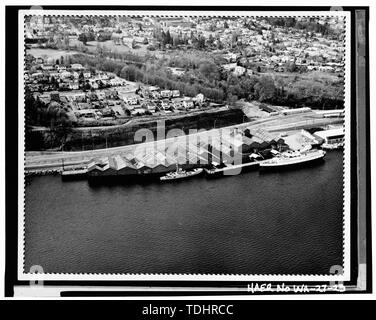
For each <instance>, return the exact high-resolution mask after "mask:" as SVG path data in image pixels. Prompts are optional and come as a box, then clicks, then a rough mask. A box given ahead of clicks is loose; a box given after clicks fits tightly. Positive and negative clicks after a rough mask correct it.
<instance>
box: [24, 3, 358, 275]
mask: <svg viewBox="0 0 376 320" xmlns="http://www.w3.org/2000/svg"><path fill="white" fill-rule="evenodd" d="M28 15H46V16H68V15H70V16H159V17H161V16H164V17H183V16H197V15H199V16H213V17H243V16H250V17H262V16H265V17H298V16H300V17H301V16H314V17H320V16H321V17H323V16H341V17H345V31H344V32H345V76H344V81H345V83H344V107H345V146H344V155H343V164H344V180H343V265H342V267H343V273H342V274H333V275H330V274H327V275H322V274H296V275H290V274H209V275H208V274H175V273H174V274H163V273H155V274H150V273H148V274H142V273H140V274H135V273H132V274H125V273H124V274H121V273H106V274H103V273H44V274H31V273H25V271H24V245H25V244H24V215H25V212H24V204H25V199H24V197H25V193H24V191H25V189H24V188H25V179H24V177H25V175H24V174H25V172H24V168H25V167H24V165H25V157H24V155H25V153H24V152H25V148H24V146H25V130H24V124H25V110H24V97H25V94H24V72H25V70H24V66H25V64H24V61H25V59H24V58H25V54H24V48H25V47H24V36H25V29H24V18H25V16H28ZM18 19H19V22H18V23H19V28H18V30H19V33H18V61H19V62H18V79H19V86H18V260H17V262H18V263H17V275H18V280H20V281H61V280H71V281H101V280H103V281H336V282H343V281H349V280H350V269H351V267H350V265H351V261H350V258H351V255H350V248H351V243H350V222H351V216H350V210H351V208H350V205H351V203H350V197H351V194H350V192H351V184H350V175H351V172H350V170H351V92H350V89H351V86H350V75H351V73H350V72H351V46H350V43H351V27H350V26H351V15H350V12H348V11H279V10H276V11H215V10H213V11H196V10H192V11H190V10H188V11H183V10H163V11H162V10H116V11H114V10H95V11H91V10H43V9H42V10H39V9H32V10H20V11H19V16H18Z"/></svg>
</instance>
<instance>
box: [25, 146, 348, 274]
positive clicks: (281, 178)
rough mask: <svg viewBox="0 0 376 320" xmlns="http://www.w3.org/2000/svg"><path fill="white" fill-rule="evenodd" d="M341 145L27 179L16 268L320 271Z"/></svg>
mask: <svg viewBox="0 0 376 320" xmlns="http://www.w3.org/2000/svg"><path fill="white" fill-rule="evenodd" d="M342 168H343V167H342V152H341V151H331V152H328V153H327V157H326V161H325V162H324V163H323V164H320V165H317V166H314V167H311V168H302V169H297V170H293V171H286V172H279V173H265V174H260V173H259V172H258V171H255V172H249V173H244V174H241V175H238V176H232V177H224V178H221V179H216V180H206V179H205V178H203V177H202V178H197V179H193V180H187V181H181V182H175V183H165V184H160V183H157V182H156V183H149V184H143V185H137V184H134V185H116V186H100V187H95V188H93V187H90V186H89V185H88V183H87V182H86V181H76V182H62V181H61V179H60V177H58V176H44V177H34V178H32V180H31V181H30V183H29V184H28V185H27V187H26V199H25V202H26V217H25V245H26V248H25V270H29V268H30V266H32V265H41V266H42V267H43V268H44V271H45V272H51V273H52V272H72V273H78V272H97V273H98V272H103V273H141V272H143V273H171V272H175V273H263V274H265V273H285V274H287V273H301V274H303V273H328V270H329V268H330V266H331V265H334V264H341V262H342V178H343V176H342Z"/></svg>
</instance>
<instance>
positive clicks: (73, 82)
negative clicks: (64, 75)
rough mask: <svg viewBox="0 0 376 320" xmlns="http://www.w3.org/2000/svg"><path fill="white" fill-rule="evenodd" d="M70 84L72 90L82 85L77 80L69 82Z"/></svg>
mask: <svg viewBox="0 0 376 320" xmlns="http://www.w3.org/2000/svg"><path fill="white" fill-rule="evenodd" d="M68 86H69V89H71V90H78V89H79V87H80V86H79V84H78V82H77V81H71V82H69V85H68Z"/></svg>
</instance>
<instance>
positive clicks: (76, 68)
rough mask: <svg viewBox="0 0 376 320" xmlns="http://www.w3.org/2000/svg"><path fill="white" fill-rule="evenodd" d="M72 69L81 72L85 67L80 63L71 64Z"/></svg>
mask: <svg viewBox="0 0 376 320" xmlns="http://www.w3.org/2000/svg"><path fill="white" fill-rule="evenodd" d="M71 69H72V70H75V71H81V70H83V69H84V67H83V66H82V64H80V63H73V64H71Z"/></svg>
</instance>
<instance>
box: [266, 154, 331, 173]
mask: <svg viewBox="0 0 376 320" xmlns="http://www.w3.org/2000/svg"><path fill="white" fill-rule="evenodd" d="M323 162H324V155H323V156H320V157H317V158H312V159H306V160H302V161H296V162H281V163H277V164H268V163H261V164H260V171H278V170H291V169H297V168H304V167H309V166H314V165H319V164H322V163H323Z"/></svg>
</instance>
